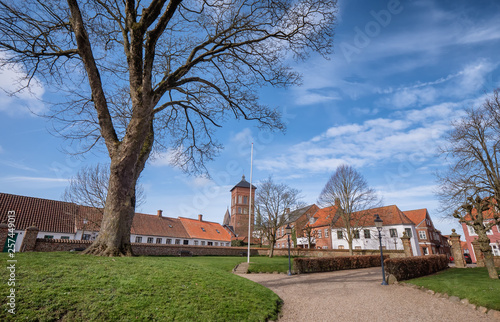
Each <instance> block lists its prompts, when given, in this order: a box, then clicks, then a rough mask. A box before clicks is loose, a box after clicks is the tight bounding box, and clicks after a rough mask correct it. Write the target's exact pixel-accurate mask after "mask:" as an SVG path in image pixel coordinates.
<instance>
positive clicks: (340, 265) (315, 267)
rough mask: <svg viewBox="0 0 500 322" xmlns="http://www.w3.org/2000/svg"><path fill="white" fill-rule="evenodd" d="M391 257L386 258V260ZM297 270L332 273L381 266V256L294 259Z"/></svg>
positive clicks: (300, 271)
mask: <svg viewBox="0 0 500 322" xmlns="http://www.w3.org/2000/svg"><path fill="white" fill-rule="evenodd" d="M386 258H389V256H387V255H386V256H384V259H386ZM294 264H295V269H296V270H297V272H298V273H299V274H301V273H317V272H331V271H338V270H342V269H356V268H367V267H376V266H380V256H379V255H369V256H344V257H322V258H311V257H306V258H304V257H299V258H295V259H294Z"/></svg>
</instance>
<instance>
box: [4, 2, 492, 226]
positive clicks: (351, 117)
mask: <svg viewBox="0 0 500 322" xmlns="http://www.w3.org/2000/svg"><path fill="white" fill-rule="evenodd" d="M499 9H500V3H498V2H497V1H392V0H391V1H372V0H350V1H339V19H338V26H337V29H336V36H335V45H334V51H335V53H334V54H333V55H332V56H331V57H330V59H329V60H324V59H323V58H321V57H318V56H315V55H312V56H311V58H310V59H308V60H307V61H305V62H301V63H299V64H294V68H296V69H297V70H298V71H300V72H301V73H302V74H303V85H302V86H300V87H293V88H289V89H287V90H276V89H273V88H264V89H262V91H261V101H262V102H263V103H265V104H268V105H271V106H276V107H278V108H279V109H280V110H281V112H282V113H283V114H284V120H285V121H286V123H287V126H288V128H287V131H286V133H284V134H283V133H267V132H259V130H258V129H257V128H256V127H255V125H256V124H253V123H249V122H239V121H231V122H227V123H226V124H225V126H224V128H222V129H220V130H218V132H217V136H218V139H219V141H220V142H221V143H223V144H224V146H225V149H224V151H223V152H222V153H221V154H220V155H219V156H218V158H217V159H216V160H215V161H214V162H211V163H209V164H208V169H209V171H210V175H211V176H212V179H208V178H206V177H194V176H188V175H186V174H184V173H182V172H181V171H180V170H178V169H175V168H172V167H171V166H170V164H169V158H168V155H166V154H161V155H157V156H156V157H155V158H153V159H151V160H150V162H149V164H148V166H147V168H146V170H145V171H144V173H143V175H142V178H141V182H142V184H143V185H144V188H145V192H146V203H145V204H144V205H143V206H142V207H141V208H140V209H138V211H140V212H144V213H151V214H153V213H155V212H156V210H157V209H162V210H163V211H164V212H163V213H164V215H166V216H170V217H178V216H183V217H192V218H195V217H196V216H197V215H198V214H199V213H201V214H203V215H204V219H206V220H211V221H216V222H222V220H223V216H224V213H225V211H226V209H227V207H228V206H229V204H230V192H229V190H230V189H231V188H232V187H233V186H234V185H235V184H236V183H238V182H239V180H240V179H241V176H242V175H243V174H244V175H246V176H247V179H249V175H250V143H251V142H253V143H254V168H253V183H254V184H258V182H259V181H260V180H264V179H266V178H267V177H268V176H269V175H271V174H272V175H273V176H274V180H275V181H276V182H283V183H286V184H288V185H290V186H292V187H294V188H297V189H300V190H301V191H302V195H303V200H304V201H305V202H307V203H314V202H316V199H317V197H318V195H319V193H320V191H321V189H322V188H323V186H324V184H325V183H326V181H327V180H328V178H329V176H330V175H331V174H332V173H333V172H334V171H335V168H336V167H337V166H338V165H340V164H342V163H348V164H351V165H353V166H354V167H356V168H357V169H358V171H359V172H361V173H362V174H363V175H364V176H365V178H366V179H367V181H368V183H369V184H370V185H371V186H373V187H374V188H375V189H376V190H377V191H378V192H379V193H380V195H381V196H382V197H383V200H384V205H392V204H395V205H397V206H398V207H399V208H400V209H401V210H403V211H404V210H411V209H419V208H427V209H428V210H429V212H430V214H431V216H432V218H433V220H434V224H435V225H436V226H437V227H438V229H441V231H442V232H443V233H444V234H449V233H450V232H451V228H457V229H458V228H459V226H458V224H457V223H456V222H455V221H453V220H443V219H441V214H439V213H438V212H437V209H438V206H439V204H438V201H437V198H436V196H435V194H434V191H435V189H436V182H435V177H434V173H435V172H436V171H439V170H440V169H442V167H443V166H445V162H444V161H443V160H441V159H439V158H437V154H436V147H437V146H438V145H439V144H441V143H442V136H443V134H444V133H446V131H447V130H449V124H450V121H451V120H452V119H453V118H456V117H458V116H460V115H461V113H462V112H461V111H462V110H463V109H464V108H466V107H469V106H472V105H478V104H480V103H481V102H482V101H483V100H484V98H485V95H487V94H488V93H490V92H491V91H492V90H493V89H495V88H496V87H498V86H499V85H500V61H499V60H498V53H499V52H500V24H499V23H498V21H500V10H499ZM15 72H18V73H22V70H17V71H12V70H9V71H7V70H3V71H2V70H0V87H1V88H6V89H12V88H13V87H14V86H16V84H14V83H12V79H13V78H12V76H13V74H14V73H15ZM49 92H50V88H45V87H44V86H43V84H35V85H34V86H33V87H32V88H31V93H28V92H23V93H21V95H20V97H18V98H14V97H10V96H8V95H6V94H5V93H4V92H3V91H2V92H0V133H1V136H0V137H1V139H0V191H1V192H6V193H13V194H21V195H28V196H34V197H41V198H48V199H60V197H61V194H62V193H63V191H64V189H65V187H66V186H67V184H68V178H69V177H71V176H72V175H74V174H75V173H76V172H77V171H78V169H79V168H80V167H81V166H82V165H85V164H95V163H96V162H104V163H105V162H107V156H106V155H105V154H101V152H99V151H96V152H94V153H92V154H88V155H86V156H85V157H84V158H82V157H78V158H75V157H72V156H70V155H68V154H66V153H64V152H63V150H70V151H74V150H76V149H77V147H75V146H66V144H67V143H66V142H64V141H63V140H62V139H60V138H58V137H55V136H53V135H51V134H50V133H49V129H50V128H51V124H50V123H48V122H47V120H45V119H42V118H39V117H36V116H33V115H32V114H30V113H29V112H28V110H27V108H26V107H27V106H29V107H30V108H31V109H32V110H35V111H38V112H42V111H44V110H45V109H46V106H45V105H44V104H43V102H42V101H40V100H38V99H37V98H41V99H46V98H47V97H48V96H49V94H48V93H49Z"/></svg>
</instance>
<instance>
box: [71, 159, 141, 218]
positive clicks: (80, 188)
mask: <svg viewBox="0 0 500 322" xmlns="http://www.w3.org/2000/svg"><path fill="white" fill-rule="evenodd" d="M108 182H109V165H101V164H97V165H95V166H84V167H83V168H81V169H80V170H79V171H78V172H77V174H76V175H75V176H74V177H72V178H71V179H70V180H69V186H68V187H66V189H65V190H64V193H63V196H62V198H63V200H64V201H67V202H72V203H74V204H77V205H83V206H88V207H92V208H95V209H97V210H98V211H99V212H101V213H103V211H104V207H105V205H106V196H107V195H108ZM136 196H137V197H136V199H137V202H136V207H140V206H141V205H142V204H144V202H145V199H146V197H145V194H144V188H143V187H142V185H140V184H138V185H137V190H136Z"/></svg>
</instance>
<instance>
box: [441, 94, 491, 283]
mask: <svg viewBox="0 0 500 322" xmlns="http://www.w3.org/2000/svg"><path fill="white" fill-rule="evenodd" d="M445 138H446V141H447V143H446V144H444V145H442V146H441V147H440V150H441V154H442V156H443V158H444V159H445V160H447V161H448V163H449V166H448V169H447V170H446V171H444V172H442V173H439V174H438V175H437V178H438V182H439V190H438V196H439V198H440V201H441V205H442V209H443V211H444V212H445V214H447V215H448V216H453V217H455V218H457V219H459V221H460V222H462V223H465V224H466V225H467V226H470V227H472V228H473V229H474V231H475V233H476V234H477V235H478V242H479V243H480V245H481V246H480V248H481V251H482V252H483V254H484V261H485V265H486V267H487V268H488V273H489V276H490V277H491V278H496V279H498V273H497V271H496V269H495V266H494V262H493V254H492V250H491V247H490V245H489V244H490V240H489V238H488V236H487V231H488V230H489V229H491V228H492V227H493V226H495V225H498V224H500V218H499V215H498V214H499V210H500V208H499V205H500V163H499V160H500V97H499V91H498V90H495V91H494V92H493V94H492V95H491V96H490V97H488V98H487V99H486V100H485V102H484V103H483V104H482V105H481V106H480V107H477V108H469V109H467V110H466V111H465V115H464V116H463V117H461V118H459V119H458V120H456V121H454V122H453V123H452V129H451V131H450V132H449V133H448V134H447V136H446V137H445Z"/></svg>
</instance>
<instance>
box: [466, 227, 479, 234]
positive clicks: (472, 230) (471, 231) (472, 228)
mask: <svg viewBox="0 0 500 322" xmlns="http://www.w3.org/2000/svg"><path fill="white" fill-rule="evenodd" d="M467 230H468V231H469V235H471V236H473V235H474V236H476V235H477V234H476V232H475V231H474V227H472V226H467Z"/></svg>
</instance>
